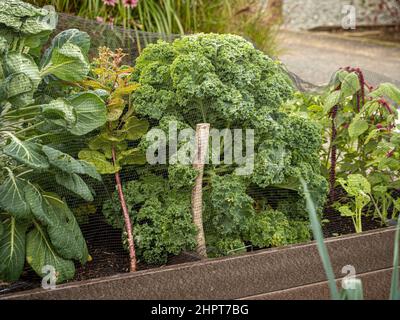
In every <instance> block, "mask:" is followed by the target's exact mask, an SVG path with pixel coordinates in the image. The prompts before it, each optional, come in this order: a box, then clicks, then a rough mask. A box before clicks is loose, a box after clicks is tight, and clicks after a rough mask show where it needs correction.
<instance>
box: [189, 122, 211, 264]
mask: <svg viewBox="0 0 400 320" xmlns="http://www.w3.org/2000/svg"><path fill="white" fill-rule="evenodd" d="M209 136H210V124H208V123H200V124H198V125H197V126H196V138H195V139H196V141H195V154H194V161H193V168H194V169H196V170H197V171H198V172H199V174H198V176H197V178H196V183H195V186H194V188H193V191H192V214H193V222H194V224H195V226H196V228H197V236H196V241H197V248H196V252H197V254H198V255H199V256H200V257H202V258H207V249H206V240H205V236H204V228H203V173H204V163H205V159H206V156H207V150H208V139H209Z"/></svg>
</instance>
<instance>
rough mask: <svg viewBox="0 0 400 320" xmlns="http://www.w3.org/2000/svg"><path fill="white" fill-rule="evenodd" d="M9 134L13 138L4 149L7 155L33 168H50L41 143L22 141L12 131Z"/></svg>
mask: <svg viewBox="0 0 400 320" xmlns="http://www.w3.org/2000/svg"><path fill="white" fill-rule="evenodd" d="M7 134H8V135H9V137H10V138H11V142H10V143H9V144H8V145H7V146H6V147H4V149H3V152H4V153H5V154H6V155H8V156H10V157H12V158H14V159H15V160H17V161H19V162H21V163H23V164H25V165H27V166H28V167H31V168H32V169H37V170H46V169H48V168H49V163H48V161H47V159H46V157H45V156H44V155H43V154H42V150H41V146H40V145H38V144H36V143H33V142H29V141H21V140H19V139H18V138H17V137H16V136H14V135H13V134H11V133H7Z"/></svg>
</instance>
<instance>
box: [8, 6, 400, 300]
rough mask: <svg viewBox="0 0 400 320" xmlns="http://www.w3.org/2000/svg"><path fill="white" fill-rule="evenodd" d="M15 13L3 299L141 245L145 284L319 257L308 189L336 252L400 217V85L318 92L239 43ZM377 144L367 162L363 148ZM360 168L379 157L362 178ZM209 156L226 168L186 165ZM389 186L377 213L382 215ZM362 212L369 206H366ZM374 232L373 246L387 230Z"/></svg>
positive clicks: (112, 266) (101, 270) (90, 273)
mask: <svg viewBox="0 0 400 320" xmlns="http://www.w3.org/2000/svg"><path fill="white" fill-rule="evenodd" d="M2 9H4V7H2V5H1V4H0V12H1V10H2ZM14 12H15V16H12V17H3V16H2V15H0V52H1V53H2V55H3V58H2V59H3V62H2V73H0V80H1V81H2V82H0V83H2V86H1V91H0V98H1V99H0V100H1V101H2V105H1V107H0V112H1V118H0V123H1V126H2V127H1V128H0V130H1V133H2V136H1V137H2V140H0V141H1V144H0V147H1V148H2V149H1V150H2V151H1V152H2V153H0V161H1V165H2V169H3V170H2V173H1V175H0V182H1V185H2V186H1V188H0V207H1V209H2V214H1V215H0V222H1V224H0V226H1V229H0V239H1V242H0V258H1V259H2V261H1V263H2V264H1V265H0V275H1V277H2V278H3V279H4V283H3V284H0V294H6V293H10V292H13V291H16V290H23V289H29V288H34V287H38V286H40V284H41V277H40V276H39V275H41V274H43V272H44V271H43V269H42V268H43V267H44V266H45V265H54V266H55V267H56V270H57V272H58V279H57V280H58V281H59V282H64V281H70V280H85V279H91V278H96V277H102V276H109V275H114V274H117V273H122V272H128V271H129V270H132V268H133V267H132V249H133V248H132V240H134V244H135V254H136V259H137V269H139V270H143V269H147V268H152V267H157V266H162V265H165V264H176V263H183V262H190V261H197V260H200V259H202V258H204V257H205V256H208V257H209V258H213V257H220V256H229V255H233V254H238V253H243V252H246V251H252V250H257V249H260V248H268V247H276V246H283V245H289V244H295V243H303V242H307V241H310V240H312V236H311V232H310V226H309V221H308V213H307V210H306V203H305V198H304V194H303V189H302V187H301V184H300V182H299V178H300V177H303V178H304V179H305V181H306V182H307V184H308V187H309V189H310V192H311V196H312V199H313V201H314V203H315V204H316V206H317V208H318V210H319V214H320V216H321V217H322V218H323V219H324V220H322V221H323V223H324V232H325V235H326V236H334V235H341V234H345V233H350V232H354V226H358V225H359V224H358V222H359V221H358V220H357V219H361V216H360V217H358V216H357V214H361V211H362V212H366V211H368V210H370V212H375V211H376V210H375V209H376V208H378V209H380V210H378V211H379V212H380V213H381V214H382V215H384V214H386V216H385V217H384V218H386V219H387V220H388V221H390V218H395V216H396V208H397V206H399V203H398V201H397V202H396V199H397V197H396V194H395V192H392V191H393V190H396V189H399V186H397V181H392V180H393V179H392V178H393V177H392V176H393V175H394V174H397V173H398V169H399V168H398V161H399V160H398V158H399V156H398V154H395V153H396V152H398V150H397V151H393V150H395V146H396V145H398V144H399V141H398V140H396V139H399V137H398V135H397V136H396V135H395V134H392V132H393V131H395V127H394V125H393V123H394V121H395V116H396V115H397V114H396V109H393V105H392V104H389V102H387V101H386V100H382V99H383V98H381V97H382V96H389V100H388V101H394V102H396V101H397V99H398V97H397V96H396V94H397V91H396V90H395V89H394V87H391V86H389V85H387V87H382V86H381V87H378V89H376V91H378V90H381V91H379V92H375V93H374V91H373V89H372V88H370V87H369V86H370V85H369V83H368V82H367V81H371V79H364V77H363V73H362V72H361V71H360V70H357V69H350V68H347V69H342V70H341V71H340V72H338V73H337V74H336V75H335V77H334V78H333V79H332V81H331V86H330V88H320V87H316V86H314V85H312V84H310V83H307V82H305V81H302V80H301V79H300V78H299V77H297V76H296V75H294V74H291V73H290V72H289V71H287V70H285V68H284V66H282V65H281V64H280V63H279V62H277V61H275V60H273V59H270V58H268V57H266V56H265V55H264V54H263V53H261V52H260V51H258V50H255V49H254V47H253V46H252V44H251V43H249V42H248V41H246V40H244V39H243V38H240V37H238V36H233V35H193V36H185V37H178V36H165V35H160V34H151V33H145V32H139V31H136V30H125V29H122V28H118V27H115V26H109V25H102V24H99V23H97V22H95V21H88V20H85V19H81V18H76V17H73V16H69V15H62V14H61V15H59V16H58V24H56V21H57V19H56V15H55V13H52V12H51V11H50V12H49V11H47V10H46V9H42V10H40V9H37V11H32V10H28V9H27V10H25V7H20V8H19V9H18V10H17V9H15V11H14ZM21 17H28V18H27V19H26V20H24V22H23V23H22V22H21V20H20V19H21ZM38 17H39V18H38ZM42 17H46V19H42ZM56 25H57V29H56V32H55V33H53V34H52V39H53V40H52V41H51V42H48V41H47V38H48V36H49V34H50V33H51V31H52V30H53V29H54V28H55V27H56ZM71 27H72V28H74V29H73V30H67V29H69V28H71ZM78 30H80V31H78ZM83 32H86V33H83ZM56 34H57V36H55V35H56ZM89 38H90V39H91V47H90V48H89ZM158 40H162V41H161V42H158ZM150 44H151V45H150ZM42 45H44V46H45V47H46V48H47V49H46V50H44V51H43V50H41V48H42ZM26 48H30V50H29V51H28V50H27V49H26ZM145 48H146V49H145ZM139 53H140V54H139ZM87 56H88V57H89V58H87ZM89 60H90V61H91V62H92V63H91V70H90V71H89V64H88V61H89ZM366 78H368V77H366ZM372 82H374V79H372ZM360 83H361V84H360ZM365 88H367V90H369V91H371V92H372V93H370V95H369V96H368V98H367V99H366V98H365V96H366V95H367V93H368V92H364V89H365ZM379 88H380V89H379ZM297 91H298V92H297ZM326 91H328V93H326ZM307 92H320V93H321V95H317V96H312V95H308V94H307ZM322 92H324V95H323V94H322ZM350 97H354V99H353V98H350ZM397 103H398V102H397ZM367 104H368V108H364V109H365V110H368V112H369V113H368V114H367V115H364V114H363V113H362V112H361V109H362V110H364V109H363V108H362V107H365V106H366V105H367ZM338 105H343V106H344V107H343V108H342V109H340V110H339V109H338V107H337V106H338ZM382 106H383V107H382ZM350 107H353V109H351V108H350ZM332 108H333V109H332ZM341 110H342V111H343V112H342V111H341ZM323 117H325V118H326V119H327V120H326V121H325V122H326V123H324V122H323V121H321V118H323ZM366 118H368V119H369V120H368V121H370V122H367V121H366V120H365V119H366ZM372 118H373V119H372ZM15 119H18V122H16V120H15ZM354 119H356V121H357V123H355V122H354ZM317 120H319V121H317ZM200 124H203V126H201V125H200ZM204 124H209V126H207V125H206V126H204ZM199 125H200V126H199ZM372 125H374V126H375V127H374V128H375V129H374V130H370V132H367V131H368V128H369V127H370V126H372ZM382 128H384V130H382ZM196 129H197V130H196ZM345 129H346V130H347V131H344V130H345ZM323 130H326V132H327V133H328V136H327V137H324V135H322V134H321V131H323ZM367 133H368V134H367ZM333 134H334V135H335V136H334V138H335V141H337V143H336V144H335V147H334V148H333V146H332V145H329V141H330V140H331V139H330V138H332V135H333ZM366 134H367V136H366ZM384 134H386V135H384ZM208 137H210V139H208ZM361 137H363V138H362V139H363V140H362V142H363V146H364V147H362V146H361V143H359V146H358V150H356V151H354V150H353V151H352V150H348V149H346V148H347V145H348V142H349V141H348V140H346V139H353V140H350V141H354V139H361ZM367 140H368V141H367ZM196 141H197V143H196ZM369 141H376V143H377V144H378V143H380V144H379V148H378V149H376V150H375V151H373V150H372V149H373V148H374V146H375V147H376V145H370V144H368V142H369ZM199 142H201V143H199ZM207 144H208V148H207ZM214 144H215V146H219V147H214ZM322 145H326V147H325V150H326V152H325V153H324V152H322V155H321V149H322V150H323V149H324V148H322V147H321V146H322ZM363 148H364V149H366V150H364V149H363ZM368 148H369V149H368ZM333 149H334V150H335V151H334V152H333ZM199 150H202V151H201V152H200V151H199ZM341 152H343V154H341ZM352 152H353V154H354V152H359V154H364V153H365V154H368V153H372V152H375V153H377V154H376V155H375V156H374V158H373V159H372V158H368V159H367V158H363V159H357V161H359V163H358V162H357V163H356V164H354V163H355V160H354V158H350V156H349V155H350V154H351V153H352ZM344 153H345V154H344ZM390 153H392V154H390ZM149 155H151V157H150V156H149ZM193 156H194V157H195V158H197V157H199V158H201V157H202V156H203V157H205V158H207V159H208V160H209V162H206V164H204V165H202V161H200V162H199V163H198V165H197V166H196V164H195V166H193V165H192V162H190V161H189V162H186V163H185V159H192V158H193ZM321 159H322V160H321ZM339 160H343V161H342V163H343V164H342V165H341V166H340V167H339V166H338V167H336V165H335V162H337V161H339ZM382 161H386V162H385V163H384V164H382ZM324 162H326V163H324ZM332 162H333V164H334V166H333V168H332ZM321 164H322V165H321ZM355 165H357V166H358V167H357V168H353V167H351V166H355ZM321 167H322V169H321ZM364 171H365V172H372V173H374V176H373V177H371V179H369V180H368V181H367V184H369V186H365V183H364V180H362V179H361V178H360V177H358V176H357V174H361V173H363V172H364ZM199 172H201V173H202V174H201V175H199ZM347 172H354V173H355V175H354V177H352V179H350V177H349V178H348V180H345V177H346V176H347V174H346V173H347ZM372 173H371V175H372ZM391 179H392V180H391ZM337 181H339V183H335V182H337ZM329 185H331V190H330V191H329ZM118 186H120V188H118ZM379 186H380V187H381V188H380V189H379V188H376V187H379ZM374 187H375V189H374V190H375V191H374V192H376V193H374V195H375V194H376V195H378V194H381V195H382V198H379V197H378V196H376V197H375V198H373V199H375V200H376V201H380V202H379V203H380V204H379V203H378V204H377V205H376V206H374V204H373V203H372V202H371V201H369V200H368V199H366V198H369V199H370V198H371V197H372V196H371V194H372V191H371V188H374ZM363 188H364V189H365V190H364V189H363ZM385 188H386V189H385ZM360 190H361V191H362V193H363V194H365V197H364V200H363V199H361V200H359V199H358V198H357V197H358V195H359V194H360V192H361V191H360ZM389 191H390V192H389ZM379 192H380V193H379ZM346 194H347V195H348V198H347V200H341V199H342V196H344V195H346ZM121 197H123V198H124V199H123V200H124V201H122V199H121ZM352 197H353V198H356V199H357V201H356V202H357V204H359V203H360V201H361V202H362V201H364V202H362V203H364V206H363V207H362V208H360V207H359V206H356V207H355V208H353V207H352V205H353V203H352V202H351V201H352V199H353V198H352ZM349 199H350V200H349ZM370 200H371V199H370ZM124 203H126V207H125V206H124ZM383 203H384V204H385V205H383ZM360 210H361V211H360ZM398 210H400V209H398ZM193 215H194V216H195V219H193ZM380 218H382V217H380ZM127 219H128V220H127ZM196 219H197V221H196ZM199 219H200V220H199ZM362 219H363V226H364V230H368V229H372V228H377V227H380V226H381V222H380V221H378V220H374V219H373V217H372V216H364V215H363V217H362ZM129 220H130V221H131V228H132V230H133V234H129V232H127V231H126V230H127V229H126V224H127V221H129ZM194 220H195V222H197V224H196V223H194ZM328 220H329V221H328ZM381 220H382V219H381ZM199 221H200V224H201V221H203V224H202V226H203V230H202V232H201V233H199V232H198V229H197V227H198V226H199ZM78 224H79V226H78ZM11 233H13V234H14V235H16V236H15V238H14V240H15V243H16V247H15V251H14V252H13V253H12V255H11V256H10V242H9V241H8V240H7V239H9V238H10V237H12V235H11ZM85 243H86V245H85ZM41 246H43V247H46V246H47V249H46V250H47V251H46V250H45V251H43V250H42V249H41ZM41 250H42V251H41ZM15 252H17V253H15ZM25 257H26V258H25ZM25 259H26V262H25ZM38 274H39V275H38Z"/></svg>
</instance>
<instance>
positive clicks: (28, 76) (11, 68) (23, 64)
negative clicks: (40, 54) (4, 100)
mask: <svg viewBox="0 0 400 320" xmlns="http://www.w3.org/2000/svg"><path fill="white" fill-rule="evenodd" d="M3 71H4V75H5V76H6V77H7V82H6V84H5V90H6V91H7V92H8V100H9V101H10V102H11V103H12V104H13V106H14V107H19V108H22V107H25V106H27V105H30V104H32V103H34V99H33V95H34V92H35V90H36V89H37V87H38V86H39V83H40V82H41V81H42V78H41V76H40V73H39V69H38V67H37V65H36V63H35V62H34V61H33V59H32V58H31V57H30V56H28V55H26V54H23V53H18V52H11V53H9V54H7V56H6V57H5V58H4V59H3ZM3 90H4V89H3Z"/></svg>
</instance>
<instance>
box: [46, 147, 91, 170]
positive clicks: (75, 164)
mask: <svg viewBox="0 0 400 320" xmlns="http://www.w3.org/2000/svg"><path fill="white" fill-rule="evenodd" d="M42 150H43V153H44V154H45V155H46V156H47V159H48V160H49V162H50V164H51V165H53V166H55V167H57V168H58V169H60V170H62V171H64V172H67V173H78V174H84V173H85V170H84V168H83V167H82V165H81V163H80V161H78V160H76V159H74V158H73V157H71V156H70V155H69V154H66V153H64V152H61V151H59V150H56V149H53V148H51V147H49V146H43V148H42Z"/></svg>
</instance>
